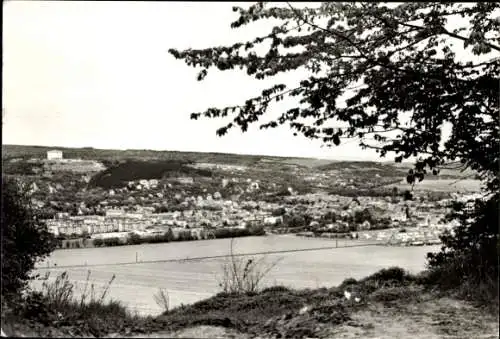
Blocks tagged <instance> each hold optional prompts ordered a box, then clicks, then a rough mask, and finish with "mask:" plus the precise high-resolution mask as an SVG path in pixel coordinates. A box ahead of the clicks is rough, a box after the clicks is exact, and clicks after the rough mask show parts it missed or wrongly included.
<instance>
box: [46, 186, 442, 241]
mask: <svg viewBox="0 0 500 339" xmlns="http://www.w3.org/2000/svg"><path fill="white" fill-rule="evenodd" d="M150 184H153V186H154V183H149V182H148V184H146V183H142V185H141V186H146V185H150ZM214 196H215V197H214ZM183 204H184V205H183V207H184V208H185V209H184V210H182V211H174V212H165V213H154V209H153V208H147V207H144V208H141V209H140V210H137V211H134V212H129V211H125V210H124V209H113V208H109V209H106V212H105V215H104V216H97V215H80V216H70V215H68V214H64V213H59V214H58V215H57V216H56V217H55V218H54V219H50V220H46V223H47V225H48V227H49V229H50V230H51V231H52V232H53V233H54V234H56V235H60V234H66V235H70V234H83V233H87V234H89V235H93V234H104V233H113V232H132V231H136V232H146V231H147V230H153V231H155V230H156V231H158V232H159V231H161V230H165V229H168V228H182V229H198V228H203V229H213V228H220V227H235V228H244V227H246V226H249V225H265V226H276V225H280V224H281V223H283V216H280V215H274V216H273V211H275V210H277V209H278V208H280V207H283V208H284V210H285V212H286V213H287V214H288V215H300V214H308V215H310V216H311V220H312V221H310V224H309V225H304V226H310V227H312V228H314V227H319V226H320V221H321V219H322V217H323V216H324V215H325V214H326V213H327V212H335V214H336V215H338V216H340V218H338V219H339V220H336V221H334V222H332V223H329V224H328V225H326V226H327V228H329V229H331V230H332V231H335V230H336V229H337V228H339V227H343V226H346V225H343V223H344V224H345V223H346V222H345V218H343V217H348V216H353V215H355V213H356V212H358V211H363V210H364V209H367V208H368V209H370V210H371V211H372V213H373V214H374V217H376V218H387V219H390V222H391V226H392V227H398V226H399V227H401V226H403V227H404V226H414V227H415V226H416V227H420V228H435V227H440V226H439V225H440V219H441V218H442V216H443V214H444V213H445V210H444V209H443V208H444V207H440V205H439V204H438V203H428V204H425V203H417V202H413V201H407V202H404V203H403V202H400V203H394V202H392V201H391V199H380V198H371V197H359V198H358V199H352V198H348V197H342V196H334V195H326V194H320V193H315V194H307V195H300V196H290V197H286V198H285V201H284V204H277V203H268V202H262V201H258V202H256V201H243V202H237V201H233V200H223V199H221V197H220V195H216V194H213V195H212V194H207V196H206V197H204V196H198V197H186V198H185V201H184V202H183ZM343 219H344V220H343ZM358 227H359V228H358V229H359V230H360V231H364V230H370V229H371V228H372V225H370V222H368V221H364V222H363V223H362V224H361V225H359V226H358Z"/></svg>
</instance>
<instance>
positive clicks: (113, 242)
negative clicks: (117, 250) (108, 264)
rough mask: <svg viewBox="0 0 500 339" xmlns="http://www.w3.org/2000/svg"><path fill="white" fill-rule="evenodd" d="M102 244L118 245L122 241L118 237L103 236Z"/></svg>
mask: <svg viewBox="0 0 500 339" xmlns="http://www.w3.org/2000/svg"><path fill="white" fill-rule="evenodd" d="M103 245H104V246H120V245H122V242H121V241H120V238H117V237H113V238H105V239H103Z"/></svg>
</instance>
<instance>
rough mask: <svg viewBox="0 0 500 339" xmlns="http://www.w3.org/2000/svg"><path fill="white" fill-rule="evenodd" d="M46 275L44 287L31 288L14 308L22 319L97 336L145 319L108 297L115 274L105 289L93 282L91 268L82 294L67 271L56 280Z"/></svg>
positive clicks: (73, 332) (74, 333)
mask: <svg viewBox="0 0 500 339" xmlns="http://www.w3.org/2000/svg"><path fill="white" fill-rule="evenodd" d="M49 275H50V274H48V275H46V277H45V279H46V280H45V281H44V283H43V284H42V287H41V290H38V291H30V292H29V293H27V295H26V296H25V297H24V298H23V300H22V302H21V303H19V304H18V306H17V308H16V309H15V310H14V312H15V314H17V315H18V316H20V317H21V318H22V319H25V320H28V321H32V322H34V323H36V324H41V325H43V326H47V327H51V328H65V329H66V330H68V331H71V333H72V334H73V335H84V336H87V335H89V334H90V335H93V336H96V337H99V336H103V335H106V334H109V333H111V332H118V331H121V330H123V329H125V328H130V329H133V328H134V327H137V326H138V325H137V324H139V323H140V322H141V321H143V320H144V319H142V320H141V318H139V317H137V316H133V315H131V313H130V312H129V311H128V310H127V308H126V307H125V306H124V305H122V304H121V303H120V302H118V301H115V300H106V298H107V296H108V293H109V289H110V286H111V285H112V283H113V281H114V279H115V276H114V275H113V277H112V278H111V279H110V280H109V282H108V283H107V285H106V286H104V288H102V290H98V289H97V288H96V286H95V285H94V284H93V283H91V282H90V275H91V273H90V271H89V272H88V274H87V279H86V281H85V285H84V287H83V290H81V291H80V292H81V293H80V296H79V297H77V296H76V293H75V292H76V290H75V287H76V286H75V284H74V283H72V282H71V281H70V279H69V276H68V274H67V273H66V272H63V273H61V274H60V275H59V276H57V277H56V279H55V280H54V281H52V282H49Z"/></svg>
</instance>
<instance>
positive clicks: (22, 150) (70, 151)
mask: <svg viewBox="0 0 500 339" xmlns="http://www.w3.org/2000/svg"><path fill="white" fill-rule="evenodd" d="M53 149H58V150H61V151H63V154H64V157H65V158H81V159H89V160H90V159H92V160H109V161H111V160H152V159H156V160H179V161H194V162H214V163H222V164H242V165H252V164H255V163H258V162H260V161H265V162H276V163H282V164H291V165H297V166H305V167H318V166H322V165H327V164H330V163H333V162H337V160H331V159H317V158H305V157H282V156H268V155H247V154H231V153H216V152H209V153H206V152H184V151H156V150H141V149H127V150H113V149H98V148H92V147H82V148H74V147H58V146H31V145H2V159H4V160H8V159H13V158H23V159H29V158H45V157H46V155H47V151H49V150H53Z"/></svg>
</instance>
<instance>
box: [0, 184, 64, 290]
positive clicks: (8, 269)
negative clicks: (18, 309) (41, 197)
mask: <svg viewBox="0 0 500 339" xmlns="http://www.w3.org/2000/svg"><path fill="white" fill-rule="evenodd" d="M1 210H2V212H1V213H2V215H1V224H2V226H1V227H2V228H1V230H2V234H1V238H2V246H1V271H2V280H1V282H2V283H1V286H2V287H1V292H2V299H3V298H11V297H12V298H15V297H16V296H18V295H19V294H20V292H21V291H22V290H23V289H24V288H25V287H26V286H27V284H28V281H29V280H30V279H31V276H30V272H31V271H32V270H33V268H34V267H35V263H36V262H37V261H39V260H41V259H43V258H45V257H46V256H48V255H49V254H50V253H51V252H52V251H53V250H54V249H55V248H56V245H57V241H56V239H55V238H54V236H53V235H52V234H51V233H50V232H49V231H48V229H47V226H46V225H45V224H44V223H43V222H42V221H41V220H40V219H39V218H38V216H37V214H36V213H34V211H33V208H32V206H31V200H30V197H29V195H28V193H27V191H26V190H25V189H23V188H22V187H19V186H18V184H17V182H15V181H14V180H12V179H7V178H5V177H2V209H1Z"/></svg>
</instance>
